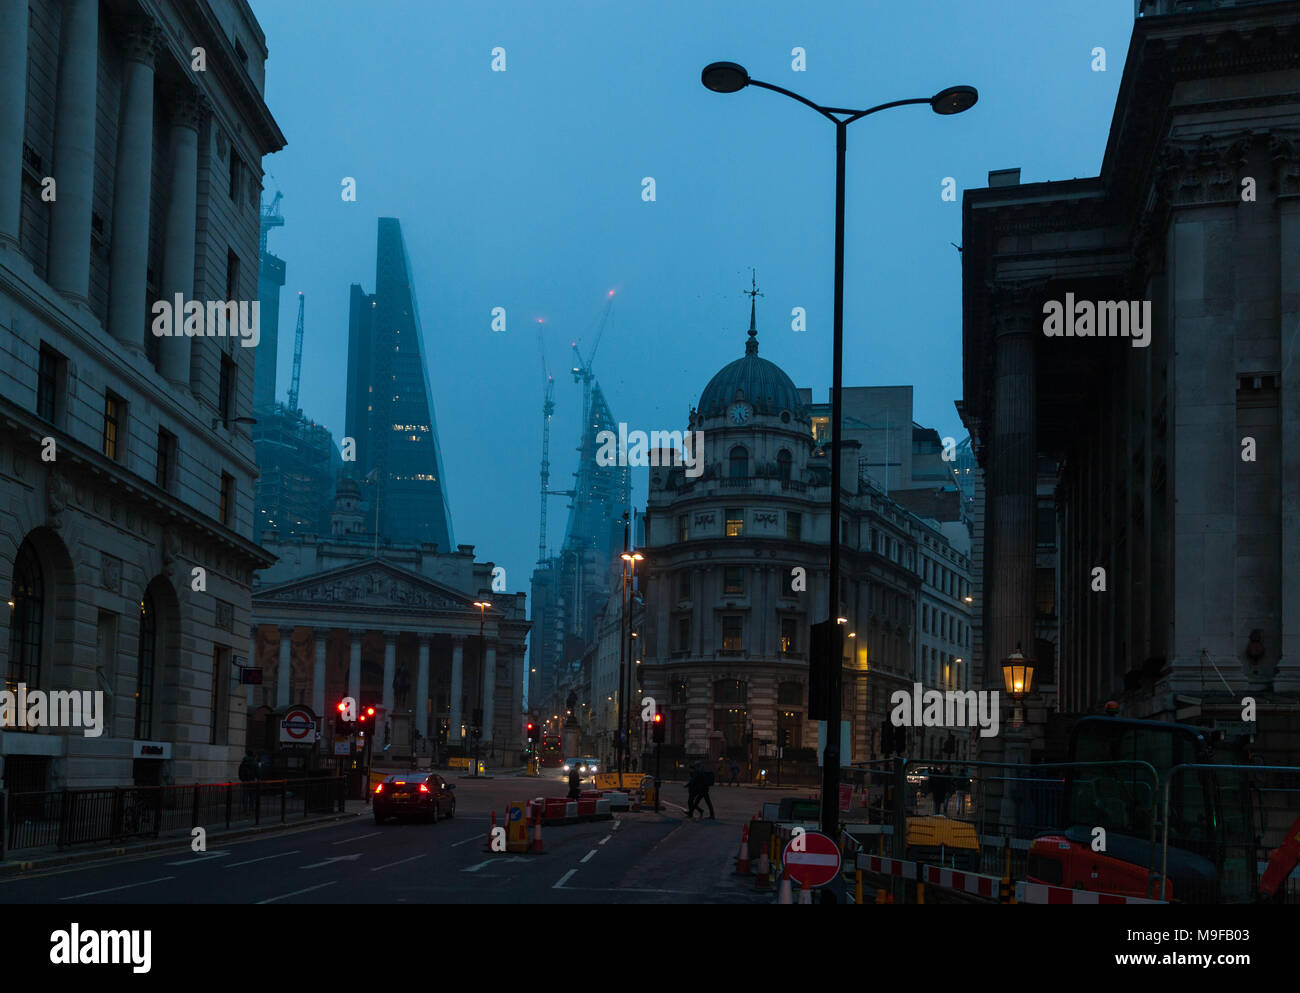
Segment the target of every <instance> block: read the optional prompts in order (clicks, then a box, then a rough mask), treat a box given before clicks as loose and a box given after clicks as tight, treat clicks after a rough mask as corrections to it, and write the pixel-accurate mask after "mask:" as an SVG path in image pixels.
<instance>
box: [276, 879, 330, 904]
mask: <svg viewBox="0 0 1300 993" xmlns="http://www.w3.org/2000/svg"><path fill="white" fill-rule="evenodd" d="M335 882H337V880H334V881H331V882H328V883H317V884H316V885H315V886H308V887H307V888H306V889H305V890H294V891H293V892H292V893H281V894H280V895H279V896H273V897H271V898H270V899H269V900H258V901H257V902H258V904H259V905H261V904H263V903H275V901H276V900H287V899H289V897H291V896H298V895H299V894H300V893H310V892H311V891H312V890H319V889H322V888H324V887H326V886H333V885H334V883H335Z"/></svg>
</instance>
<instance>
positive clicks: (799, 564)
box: [637, 299, 964, 781]
mask: <svg viewBox="0 0 1300 993" xmlns="http://www.w3.org/2000/svg"><path fill="white" fill-rule="evenodd" d="M755 317H756V315H755V310H754V305H753V302H752V299H751V305H750V321H749V331H748V336H747V339H746V341H745V350H744V354H743V355H742V356H741V357H740V358H738V359H736V360H735V361H734V362H730V363H728V364H727V365H726V366H724V367H723V368H722V369H721V370H719V371H718V373H717V374H716V375H714V376H713V378H712V379H711V380H709V383H708V385H707V386H705V388H704V392H703V393H702V394H701V395H700V399H699V403H698V405H697V407H696V408H695V409H693V410H692V411H691V412H690V416H689V427H690V429H691V430H692V431H699V432H701V433H702V437H703V455H702V457H703V460H704V465H703V469H702V471H699V472H698V473H697V474H695V475H693V476H688V475H687V473H686V470H685V469H684V468H681V467H671V466H665V465H663V463H664V462H667V461H668V460H667V459H659V460H658V461H659V463H660V465H659V467H653V466H654V461H653V460H652V463H651V464H652V468H651V469H650V489H649V497H648V501H647V511H646V528H647V531H646V534H647V538H646V548H645V550H644V551H645V555H646V563H645V566H644V567H643V568H644V570H645V572H644V579H645V582H644V586H643V589H644V592H645V601H646V614H645V618H646V619H645V638H646V642H645V655H646V657H645V658H644V659H643V664H642V665H640V666H638V667H637V672H638V676H639V679H640V690H641V693H642V694H643V695H645V696H649V697H652V698H653V699H654V700H655V701H656V703H657V709H658V710H660V711H662V712H663V713H664V714H665V717H666V721H665V724H666V728H665V745H664V768H665V769H666V770H667V769H671V768H672V763H673V762H674V761H689V760H692V759H695V758H706V759H708V760H710V761H717V760H719V759H723V758H726V759H735V760H736V761H738V762H739V764H740V766H741V770H742V772H741V778H742V779H745V780H749V781H752V780H753V778H754V776H756V775H757V772H758V770H759V769H760V768H766V769H767V774H768V776H769V777H773V776H774V775H775V772H776V764H775V763H776V757H777V748H778V747H782V746H783V747H784V748H785V752H784V759H785V768H786V770H787V771H788V770H790V768H791V765H792V763H799V764H801V765H802V766H803V771H804V772H807V771H808V770H809V769H810V768H811V767H812V764H813V763H814V762H815V761H816V758H815V751H814V750H815V749H816V747H817V743H818V728H817V724H816V723H815V722H812V721H809V720H808V718H807V713H808V641H809V631H810V625H811V624H813V623H815V622H817V621H821V620H824V619H825V618H826V617H827V603H828V599H827V589H826V579H827V545H826V542H827V536H828V534H829V521H828V517H829V514H828V511H829V504H830V465H829V460H828V453H829V451H830V449H829V446H825V447H823V446H824V445H825V440H826V438H825V436H824V435H822V436H820V440H819V438H815V437H814V432H813V422H812V420H813V419H812V417H811V415H810V412H809V409H808V405H807V404H806V403H805V402H804V401H803V399H802V398H801V395H800V391H799V389H798V388H797V387H796V386H795V384H794V383H793V382H792V381H791V379H790V377H789V376H788V375H786V373H785V371H784V370H782V369H781V367H780V366H779V365H777V364H776V363H775V362H772V361H770V360H769V359H766V358H764V357H762V356H760V355H759V343H758V331H757V327H756V321H755ZM805 395H806V393H805ZM842 449H843V452H842V458H843V460H844V464H843V469H842V481H843V487H844V489H845V491H846V494H845V497H844V500H843V514H844V541H845V547H844V550H843V554H842V563H843V565H842V569H843V576H842V580H841V595H840V597H839V611H840V616H843V617H846V618H848V622H847V627H848V628H849V634H850V637H848V638H846V639H845V655H844V665H845V669H844V679H843V687H844V689H843V692H844V699H843V719H844V720H845V721H846V722H847V723H848V725H849V729H850V743H851V747H850V754H849V755H846V756H845V757H844V761H845V762H846V763H847V762H850V761H862V760H864V759H869V758H872V757H873V756H875V755H876V754H877V750H878V747H879V740H880V730H881V723H882V721H884V720H885V719H886V718H887V716H888V713H889V695H890V693H892V692H893V691H894V690H896V689H900V688H905V689H908V690H911V689H912V682H913V678H914V673H915V672H916V671H917V661H918V660H917V655H918V651H917V649H916V647H915V646H916V643H917V640H918V639H917V638H916V637H915V635H916V634H917V623H918V616H919V608H918V606H917V605H918V602H919V598H920V594H921V590H922V586H923V585H924V580H923V577H922V575H921V563H922V558H923V556H922V554H921V552H920V549H921V548H922V546H923V543H928V542H929V541H931V540H933V541H943V540H944V539H943V536H942V535H941V534H940V533H939V532H938V531H937V529H934V528H932V527H930V525H929V524H928V523H927V522H924V521H922V520H921V519H920V518H918V517H916V516H915V515H913V514H911V513H909V512H908V511H907V510H905V509H904V508H902V507H900V506H898V505H897V504H896V503H894V502H892V501H890V500H889V498H888V497H886V496H885V495H884V494H883V493H881V492H880V491H879V490H876V489H875V488H873V487H872V486H871V484H870V483H869V481H868V480H867V479H866V477H865V475H863V474H861V473H860V471H859V456H860V451H859V445H858V442H856V441H854V440H851V439H849V438H847V437H846V439H845V441H844V443H843V445H842ZM697 468H698V467H697ZM944 678H945V679H949V680H952V682H951V683H950V684H949V685H951V686H952V687H953V688H957V685H958V681H959V679H960V678H961V677H960V676H959V675H958V674H957V672H956V671H955V667H953V668H950V670H949V672H948V673H947V675H946V676H945V677H944ZM639 698H640V697H638V699H639ZM963 737H964V736H963ZM916 754H919V752H917V753H916Z"/></svg>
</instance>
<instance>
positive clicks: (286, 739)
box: [280, 707, 316, 744]
mask: <svg viewBox="0 0 1300 993" xmlns="http://www.w3.org/2000/svg"><path fill="white" fill-rule="evenodd" d="M315 740H316V721H315V719H314V718H313V717H312V716H311V714H309V713H307V711H305V710H303V709H302V708H300V707H295V708H294V709H293V710H290V711H289V712H288V713H286V714H285V715H284V719H283V720H281V721H280V741H281V742H283V743H286V744H294V743H297V744H301V743H304V742H312V741H315Z"/></svg>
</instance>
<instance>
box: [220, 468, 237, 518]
mask: <svg viewBox="0 0 1300 993" xmlns="http://www.w3.org/2000/svg"><path fill="white" fill-rule="evenodd" d="M219 509H220V514H219V518H218V519H219V520H220V521H221V523H222V524H227V525H229V524H231V523H233V518H234V516H235V477H234V476H232V475H230V473H228V472H223V473H222V474H221V506H220V508H219Z"/></svg>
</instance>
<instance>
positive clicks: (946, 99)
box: [930, 86, 980, 114]
mask: <svg viewBox="0 0 1300 993" xmlns="http://www.w3.org/2000/svg"><path fill="white" fill-rule="evenodd" d="M979 98H980V95H979V91H978V90H976V89H975V87H973V86H949V87H948V88H947V89H946V90H940V91H939V92H938V93H936V94H935V95H934V96H932V97H931V98H930V109H931V110H933V111H934V112H935V113H936V114H960V113H961V112H962V111H963V110H970V109H971V108H972V107H974V106H975V101H976V100H978V99H979Z"/></svg>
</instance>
